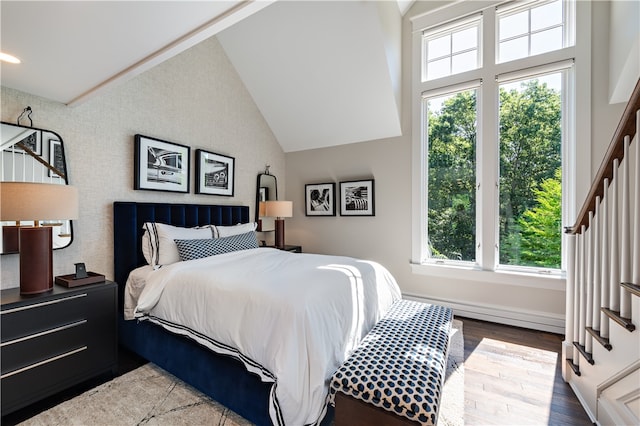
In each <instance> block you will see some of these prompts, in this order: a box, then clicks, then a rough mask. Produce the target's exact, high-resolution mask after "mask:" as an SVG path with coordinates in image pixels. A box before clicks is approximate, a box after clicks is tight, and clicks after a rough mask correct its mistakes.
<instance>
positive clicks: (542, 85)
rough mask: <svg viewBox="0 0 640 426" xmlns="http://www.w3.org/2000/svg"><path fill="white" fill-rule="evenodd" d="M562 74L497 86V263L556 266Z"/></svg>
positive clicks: (560, 161) (559, 196) (559, 193)
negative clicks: (498, 189) (498, 170)
mask: <svg viewBox="0 0 640 426" xmlns="http://www.w3.org/2000/svg"><path fill="white" fill-rule="evenodd" d="M561 76H562V75H561V73H560V72H555V73H553V74H549V75H545V76H542V77H537V78H528V79H525V80H517V81H513V82H508V83H504V84H500V85H499V96H500V108H499V141H500V181H499V182H500V184H499V188H500V207H499V211H500V219H499V233H500V238H499V247H500V262H499V263H500V264H501V265H517V266H530V267H541V268H552V269H559V268H560V264H561V261H560V260H561V259H560V246H561V243H560V242H561V237H562V230H561V229H562V210H561V204H562V167H561V166H562V159H561V145H562V120H561V110H562V106H561V92H562V87H561V81H562V78H561Z"/></svg>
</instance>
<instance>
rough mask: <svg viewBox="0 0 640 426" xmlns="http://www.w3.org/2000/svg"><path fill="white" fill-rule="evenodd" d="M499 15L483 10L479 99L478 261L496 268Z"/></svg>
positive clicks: (486, 267) (482, 266)
mask: <svg viewBox="0 0 640 426" xmlns="http://www.w3.org/2000/svg"><path fill="white" fill-rule="evenodd" d="M496 39H497V28H496V19H495V15H494V14H493V13H485V14H484V22H483V25H482V46H483V61H482V62H483V68H482V81H483V84H482V90H481V92H482V94H481V96H480V101H479V102H478V109H479V111H478V122H479V129H478V138H479V139H480V140H479V142H478V161H477V164H478V171H477V174H478V183H479V188H478V192H477V197H478V198H477V199H478V200H479V203H478V216H477V222H476V223H477V228H478V229H477V231H476V232H478V236H479V237H480V238H478V241H479V242H481V243H480V247H479V248H478V259H479V262H478V263H479V265H480V267H481V268H482V269H484V270H488V271H493V270H495V268H496V265H497V264H498V261H497V259H498V257H497V253H498V251H497V241H498V240H497V236H498V219H497V218H498V216H499V214H498V189H497V187H496V183H497V182H498V169H499V167H498V158H499V155H498V90H497V83H496V81H495V71H496V59H497V54H496Z"/></svg>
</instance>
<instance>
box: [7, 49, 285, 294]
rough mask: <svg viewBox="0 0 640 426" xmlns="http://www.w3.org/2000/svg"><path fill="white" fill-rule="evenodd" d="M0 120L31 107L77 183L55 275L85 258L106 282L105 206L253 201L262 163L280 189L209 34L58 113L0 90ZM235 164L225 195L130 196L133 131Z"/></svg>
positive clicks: (258, 121)
mask: <svg viewBox="0 0 640 426" xmlns="http://www.w3.org/2000/svg"><path fill="white" fill-rule="evenodd" d="M1 95H2V100H1V118H2V121H8V122H12V123H15V121H16V118H17V117H18V116H19V115H20V113H21V112H22V110H23V108H24V107H26V106H27V105H29V106H31V107H32V109H33V111H34V112H33V114H32V118H33V120H34V123H33V124H34V126H36V127H40V128H46V129H51V130H54V131H55V132H57V133H59V134H60V136H61V137H62V138H63V139H64V144H65V154H66V157H67V167H68V172H69V180H70V183H71V184H72V185H75V186H77V187H78V191H79V196H80V218H79V219H78V220H76V221H74V223H73V226H74V241H73V243H72V244H71V246H70V247H68V248H65V249H62V250H56V251H54V275H60V274H68V273H71V272H73V264H74V263H76V262H85V263H86V265H87V268H88V269H89V270H91V271H95V272H99V273H103V274H105V275H106V276H107V277H108V278H113V232H112V220H113V219H112V203H113V201H120V200H122V201H157V202H176V203H181V202H190V203H211V204H241V205H248V206H251V212H252V213H251V214H253V207H254V203H255V195H256V194H255V185H256V175H257V174H258V173H260V172H262V171H263V170H264V166H265V164H270V165H271V172H272V173H273V174H275V175H276V176H277V177H278V181H279V185H280V187H281V191H282V190H283V189H284V182H285V174H284V153H283V151H282V149H281V148H280V145H279V144H278V142H277V141H276V140H275V138H274V136H273V134H272V132H271V130H270V129H269V127H268V126H267V124H266V123H265V121H264V119H263V117H262V115H261V114H260V112H259V111H258V109H257V107H256V106H255V104H254V102H253V100H252V98H251V96H250V95H249V94H248V92H247V91H246V89H245V87H244V85H243V83H242V81H241V80H240V78H239V77H238V75H237V73H236V72H235V69H234V68H233V67H232V66H231V64H230V62H229V61H228V59H227V57H226V55H225V53H224V50H223V49H222V48H221V46H220V44H219V43H218V40H217V39H216V38H211V39H209V40H207V41H205V42H203V43H201V44H199V45H197V46H195V47H193V48H191V49H189V50H187V51H185V52H183V53H182V54H180V55H178V56H176V57H174V58H173V59H171V60H169V61H167V62H165V63H163V64H161V65H159V66H157V67H155V68H153V69H151V70H149V71H147V72H145V73H143V74H141V75H139V76H138V77H136V78H134V79H132V80H130V81H128V82H127V83H124V84H123V85H121V86H118V87H116V88H114V89H112V90H110V91H108V92H106V93H105V94H103V95H101V96H98V97H96V98H93V99H91V100H89V101H87V102H86V103H84V104H82V105H79V106H76V107H67V106H65V105H62V104H59V103H55V102H51V101H48V100H45V99H42V98H38V97H34V96H31V95H29V94H26V93H22V92H18V91H15V90H12V89H8V88H6V87H2V92H1ZM136 133H141V134H143V135H147V136H152V137H156V138H159V139H163V140H167V141H172V142H176V143H180V144H183V145H188V146H190V147H191V149H192V158H191V159H192V161H193V157H194V156H195V149H196V148H202V149H206V150H208V151H212V152H216V153H220V154H224V155H229V156H232V157H235V159H236V183H235V195H234V197H218V196H210V195H194V194H193V187H194V169H193V168H192V169H191V194H175V193H170V192H157V191H134V190H133V146H134V140H133V137H134V134H136ZM0 262H1V267H0V281H1V287H2V288H3V289H4V288H10V287H17V286H18V282H19V275H18V274H19V271H18V255H3V256H0Z"/></svg>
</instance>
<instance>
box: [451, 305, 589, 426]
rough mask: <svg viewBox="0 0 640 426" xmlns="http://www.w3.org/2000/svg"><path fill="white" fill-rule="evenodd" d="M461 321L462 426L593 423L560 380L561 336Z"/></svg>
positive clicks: (469, 320) (466, 320) (464, 319)
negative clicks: (463, 357)
mask: <svg viewBox="0 0 640 426" xmlns="http://www.w3.org/2000/svg"><path fill="white" fill-rule="evenodd" d="M459 319H461V320H462V321H463V324H464V325H463V334H464V355H465V361H464V387H465V408H464V419H465V424H466V425H591V424H592V422H591V421H590V419H589V416H587V414H586V412H585V411H584V409H583V408H582V406H581V405H580V402H579V401H578V398H577V397H576V396H575V394H574V393H573V390H572V389H571V387H570V386H569V385H568V384H566V383H565V382H564V381H563V380H562V373H561V372H562V365H561V362H563V361H562V359H561V358H562V347H561V345H562V336H560V335H557V334H552V333H545V332H541V331H534V330H528V329H523V328H518V327H510V326H505V325H500V324H494V323H489V322H484V321H477V320H473V319H470V318H459Z"/></svg>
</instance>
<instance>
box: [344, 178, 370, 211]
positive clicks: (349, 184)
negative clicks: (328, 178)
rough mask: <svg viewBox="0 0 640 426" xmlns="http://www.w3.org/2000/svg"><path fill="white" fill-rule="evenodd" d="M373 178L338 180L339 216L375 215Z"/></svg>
mask: <svg viewBox="0 0 640 426" xmlns="http://www.w3.org/2000/svg"><path fill="white" fill-rule="evenodd" d="M373 182H374V181H373V179H367V180H354V181H345V182H340V215H341V216H375V212H376V211H375V198H374V186H373Z"/></svg>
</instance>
